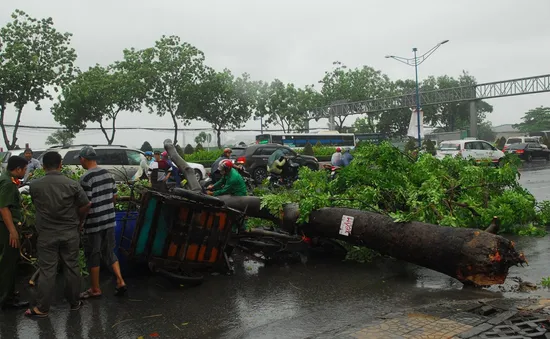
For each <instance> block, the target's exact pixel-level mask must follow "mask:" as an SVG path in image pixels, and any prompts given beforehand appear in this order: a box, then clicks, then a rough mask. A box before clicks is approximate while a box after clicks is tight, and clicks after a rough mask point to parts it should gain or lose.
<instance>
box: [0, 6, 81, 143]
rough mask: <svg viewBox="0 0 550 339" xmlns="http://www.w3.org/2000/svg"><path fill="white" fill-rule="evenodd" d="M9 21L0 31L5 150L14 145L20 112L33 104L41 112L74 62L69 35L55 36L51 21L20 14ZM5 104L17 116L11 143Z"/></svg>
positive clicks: (0, 105) (1, 120)
mask: <svg viewBox="0 0 550 339" xmlns="http://www.w3.org/2000/svg"><path fill="white" fill-rule="evenodd" d="M11 17H12V19H13V20H12V22H9V23H8V24H6V25H5V26H4V27H2V28H1V29H0V128H1V129H2V135H3V138H4V142H5V144H6V147H7V148H8V149H14V148H15V146H16V144H17V132H18V129H19V125H20V123H21V115H22V113H23V108H24V107H25V106H26V105H27V104H28V103H34V104H35V105H36V110H41V107H40V101H41V100H43V99H50V100H52V99H53V97H52V95H51V93H50V89H53V90H54V91H57V90H58V88H59V87H60V86H63V85H65V84H66V83H67V82H68V81H69V80H70V78H71V76H72V74H73V70H74V69H73V63H74V61H75V60H76V53H75V51H74V49H73V48H71V47H70V41H71V34H69V33H60V32H58V31H57V30H56V29H55V28H54V23H53V20H52V18H46V19H40V20H38V19H35V18H32V17H30V16H29V15H28V14H26V13H25V12H23V11H21V10H16V11H15V12H14V13H13V14H12V16H11ZM8 104H13V105H14V106H15V110H16V113H17V115H16V118H15V124H14V128H13V131H12V135H11V140H10V138H9V136H8V132H7V130H6V126H5V121H4V119H5V114H6V108H7V105H8Z"/></svg>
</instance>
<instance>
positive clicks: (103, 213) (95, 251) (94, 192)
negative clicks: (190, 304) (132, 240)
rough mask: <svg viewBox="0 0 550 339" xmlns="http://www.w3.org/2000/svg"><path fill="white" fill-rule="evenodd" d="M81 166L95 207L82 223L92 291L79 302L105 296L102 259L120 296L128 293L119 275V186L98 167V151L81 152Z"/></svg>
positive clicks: (90, 149)
mask: <svg viewBox="0 0 550 339" xmlns="http://www.w3.org/2000/svg"><path fill="white" fill-rule="evenodd" d="M79 158H80V164H81V165H82V167H83V168H84V169H86V170H87V171H86V173H84V175H83V176H82V178H80V185H81V186H82V188H83V189H84V192H86V195H87V196H88V199H89V200H90V201H91V203H92V206H91V208H90V212H89V213H88V215H87V216H86V220H85V221H84V223H83V228H84V238H83V243H84V252H85V254H86V259H87V261H88V267H89V269H90V278H91V287H90V288H89V289H88V290H87V291H85V292H83V293H81V294H80V298H82V299H88V298H96V297H100V296H101V295H102V292H101V288H100V286H99V267H100V264H101V259H103V260H104V262H105V264H107V265H108V266H110V267H111V268H112V269H113V273H114V275H115V277H116V289H115V290H116V293H115V295H117V296H123V295H124V294H125V293H126V290H127V288H126V283H125V282H124V279H123V278H122V274H121V273H120V265H119V263H118V258H117V257H116V255H115V253H114V248H115V200H116V194H117V189H116V184H115V179H114V178H113V176H112V174H111V173H109V171H107V170H106V169H103V168H100V167H98V166H97V162H96V159H97V154H96V152H95V150H94V149H93V148H92V147H90V146H86V147H84V148H82V149H81V150H80V154H79Z"/></svg>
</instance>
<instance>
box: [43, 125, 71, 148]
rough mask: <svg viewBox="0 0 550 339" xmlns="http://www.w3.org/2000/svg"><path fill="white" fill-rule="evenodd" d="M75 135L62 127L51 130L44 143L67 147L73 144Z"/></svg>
mask: <svg viewBox="0 0 550 339" xmlns="http://www.w3.org/2000/svg"><path fill="white" fill-rule="evenodd" d="M74 138H75V135H74V134H73V133H72V132H70V131H68V130H64V129H59V130H57V131H55V132H53V133H52V134H51V135H49V136H48V138H47V139H46V145H61V146H63V147H68V146H71V145H72V144H73V141H74Z"/></svg>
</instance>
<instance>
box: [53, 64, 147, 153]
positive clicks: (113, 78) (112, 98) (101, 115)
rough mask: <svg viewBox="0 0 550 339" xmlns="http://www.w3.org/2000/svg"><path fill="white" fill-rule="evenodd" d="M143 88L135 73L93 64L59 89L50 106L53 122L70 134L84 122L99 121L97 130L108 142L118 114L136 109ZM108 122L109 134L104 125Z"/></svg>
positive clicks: (75, 131) (142, 94) (113, 136)
mask: <svg viewBox="0 0 550 339" xmlns="http://www.w3.org/2000/svg"><path fill="white" fill-rule="evenodd" d="M145 89H146V88H145V85H144V83H143V82H142V81H141V79H140V78H139V77H138V76H137V73H135V72H131V71H128V70H125V69H119V68H118V66H117V65H115V66H109V67H102V66H99V65H96V66H94V67H91V68H90V69H89V70H88V71H86V72H83V73H80V74H79V75H78V76H77V77H76V79H75V81H73V82H72V83H71V84H70V85H68V86H66V87H65V88H64V89H63V91H62V95H61V96H60V98H59V102H57V103H56V104H54V106H53V107H52V113H53V115H54V119H55V120H56V121H57V122H59V123H61V124H62V125H63V126H65V127H66V128H67V129H68V130H69V131H71V132H73V133H77V132H78V131H80V130H83V129H85V128H86V124H87V123H88V122H96V123H99V127H100V128H101V132H102V133H103V135H104V136H105V139H106V140H107V143H108V144H109V145H111V144H112V143H113V141H114V139H115V133H116V119H117V117H118V115H119V113H120V112H122V111H130V112H133V111H136V110H138V109H140V107H141V103H142V101H143V98H144V95H145ZM109 121H110V122H111V128H110V129H111V132H110V133H108V132H107V130H108V128H107V127H106V126H105V123H106V122H109Z"/></svg>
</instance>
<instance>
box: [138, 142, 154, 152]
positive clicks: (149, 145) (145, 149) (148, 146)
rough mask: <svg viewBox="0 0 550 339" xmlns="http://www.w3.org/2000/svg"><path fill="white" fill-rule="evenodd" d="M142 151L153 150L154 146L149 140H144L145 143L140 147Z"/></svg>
mask: <svg viewBox="0 0 550 339" xmlns="http://www.w3.org/2000/svg"><path fill="white" fill-rule="evenodd" d="M139 149H140V150H141V151H142V152H153V146H151V144H150V143H149V141H144V142H143V145H141V147H140V148H139Z"/></svg>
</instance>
